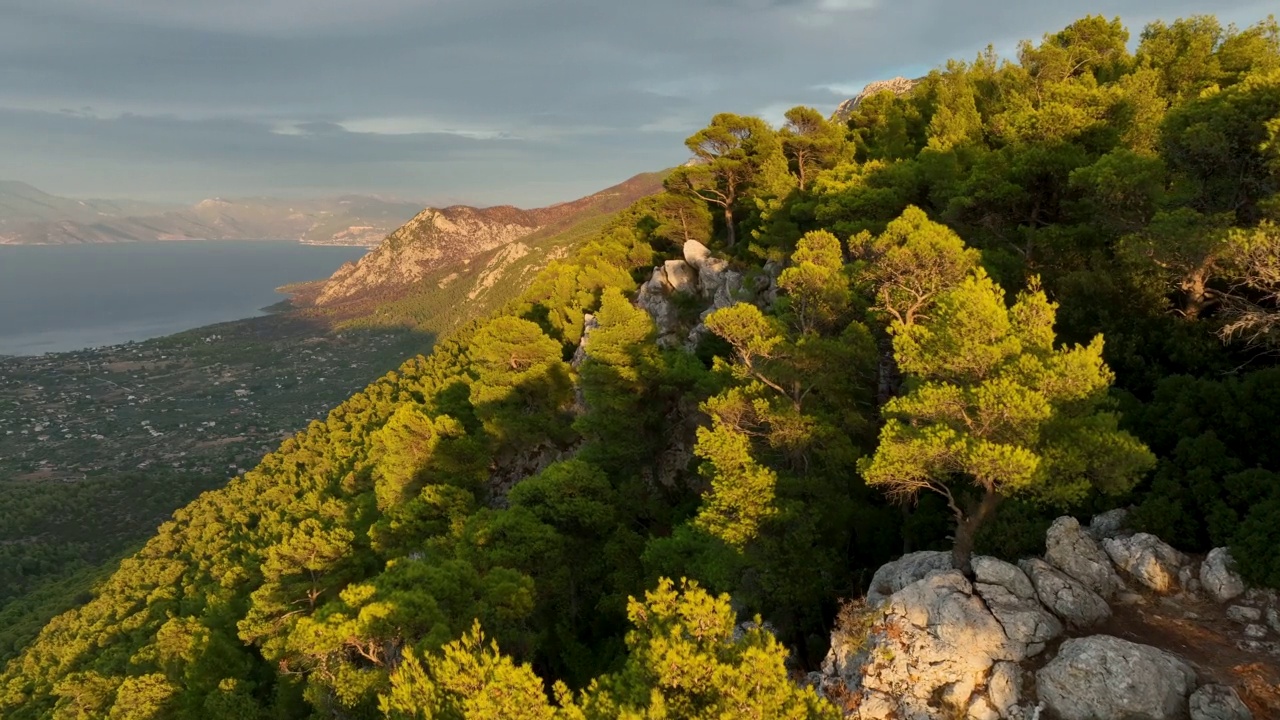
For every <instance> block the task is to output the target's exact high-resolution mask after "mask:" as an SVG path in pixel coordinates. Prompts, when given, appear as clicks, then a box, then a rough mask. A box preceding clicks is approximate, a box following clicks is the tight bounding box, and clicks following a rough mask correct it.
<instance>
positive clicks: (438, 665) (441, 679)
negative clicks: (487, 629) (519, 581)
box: [378, 622, 555, 720]
mask: <svg viewBox="0 0 1280 720" xmlns="http://www.w3.org/2000/svg"><path fill="white" fill-rule="evenodd" d="M378 708H379V709H380V710H381V711H382V713H383V715H384V716H386V717H387V718H389V719H390V720H431V719H433V718H438V719H439V720H506V719H507V718H511V719H512V720H550V719H551V718H553V717H555V709H554V708H553V707H552V706H551V704H550V703H549V702H547V696H546V693H545V692H544V691H543V689H542V681H541V680H540V679H538V676H537V675H535V674H534V673H533V671H532V670H531V669H529V666H527V665H517V664H515V663H513V662H512V661H511V659H510V658H508V657H506V656H504V655H502V654H501V653H500V652H499V650H498V644H497V643H496V642H491V643H489V644H488V645H487V646H486V645H485V637H484V633H483V632H482V631H481V630H480V624H479V622H477V623H476V624H475V625H474V626H473V627H472V628H471V630H470V631H468V632H467V633H466V634H464V635H463V636H462V637H461V638H460V639H458V640H455V641H453V642H451V643H449V644H447V645H445V646H444V647H443V648H441V651H440V652H439V653H438V654H435V653H433V654H431V655H428V656H427V657H426V659H425V661H420V660H419V659H418V657H417V655H416V654H415V653H414V652H413V651H412V650H407V651H405V654H404V659H403V660H402V661H401V663H400V666H399V667H397V668H396V671H395V672H394V673H392V675H391V688H390V690H389V691H388V692H387V693H386V694H384V695H381V696H380V697H379V699H378Z"/></svg>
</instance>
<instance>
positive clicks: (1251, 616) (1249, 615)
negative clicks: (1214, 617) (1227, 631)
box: [1227, 605, 1262, 624]
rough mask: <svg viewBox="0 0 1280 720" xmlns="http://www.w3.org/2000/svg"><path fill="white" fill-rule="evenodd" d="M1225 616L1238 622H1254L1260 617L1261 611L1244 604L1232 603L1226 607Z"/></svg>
mask: <svg viewBox="0 0 1280 720" xmlns="http://www.w3.org/2000/svg"><path fill="white" fill-rule="evenodd" d="M1227 617H1228V618H1230V619H1231V620H1235V621H1236V622H1238V623H1241V624H1244V623H1255V622H1258V621H1259V620H1261V619H1262V611H1261V610H1259V609H1258V608H1251V607H1246V606H1244V605H1232V606H1231V607H1229V608H1227Z"/></svg>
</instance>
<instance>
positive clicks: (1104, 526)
mask: <svg viewBox="0 0 1280 720" xmlns="http://www.w3.org/2000/svg"><path fill="white" fill-rule="evenodd" d="M1128 522H1129V511H1128V510H1126V509H1124V508H1116V509H1115V510H1108V511H1106V512H1104V513H1102V514H1100V515H1094V516H1093V519H1091V520H1090V521H1089V534H1090V535H1092V536H1093V537H1094V538H1095V539H1098V540H1101V539H1103V538H1113V537H1116V536H1117V535H1119V534H1120V533H1122V532H1124V530H1125V527H1126V526H1127V525H1128Z"/></svg>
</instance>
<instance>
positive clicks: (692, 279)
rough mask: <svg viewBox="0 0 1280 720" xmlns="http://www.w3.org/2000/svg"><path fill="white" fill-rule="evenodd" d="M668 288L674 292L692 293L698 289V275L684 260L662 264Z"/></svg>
mask: <svg viewBox="0 0 1280 720" xmlns="http://www.w3.org/2000/svg"><path fill="white" fill-rule="evenodd" d="M662 273H663V276H664V277H665V279H666V282H667V287H669V288H671V290H672V291H673V292H684V293H692V292H695V291H696V290H697V287H698V274H697V273H696V272H694V269H693V268H692V267H690V266H689V264H688V263H686V262H685V261H684V260H668V261H666V262H665V263H663V264H662Z"/></svg>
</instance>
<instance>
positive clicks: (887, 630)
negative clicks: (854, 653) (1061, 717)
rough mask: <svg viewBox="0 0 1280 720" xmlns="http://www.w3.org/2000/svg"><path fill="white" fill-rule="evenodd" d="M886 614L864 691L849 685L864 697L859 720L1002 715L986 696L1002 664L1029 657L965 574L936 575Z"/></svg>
mask: <svg viewBox="0 0 1280 720" xmlns="http://www.w3.org/2000/svg"><path fill="white" fill-rule="evenodd" d="M883 608H884V615H883V619H882V620H880V621H879V622H877V623H876V624H875V625H874V626H873V627H872V629H871V631H870V633H869V635H868V640H867V643H866V648H865V649H864V650H863V652H862V654H861V657H862V658H863V659H864V663H863V664H862V666H861V672H860V674H859V675H860V677H859V678H856V679H855V681H856V686H849V685H847V684H846V686H845V689H846V691H858V690H860V691H861V693H862V698H863V701H862V704H861V705H860V706H859V708H858V710H857V715H856V717H858V718H859V719H860V720H882V719H884V718H916V719H919V720H942V719H943V718H951V717H954V716H955V710H956V709H959V710H961V711H965V712H967V711H968V710H969V709H972V710H974V711H975V712H978V713H987V712H988V710H994V707H992V703H990V701H989V700H990V698H989V697H986V696H985V693H984V691H983V689H984V688H986V687H988V686H989V685H990V683H991V679H992V672H993V670H994V668H995V666H996V664H997V663H1000V662H1016V661H1018V660H1020V659H1022V658H1023V657H1025V655H1026V650H1025V647H1022V646H1021V645H1020V644H1019V643H1017V642H1014V641H1012V640H1010V638H1009V637H1008V636H1007V635H1005V632H1004V628H1003V627H1002V626H1001V624H1000V622H999V621H998V620H997V619H996V618H995V617H994V616H993V615H992V613H991V611H990V610H988V609H987V606H986V604H985V603H983V601H982V599H981V598H980V597H978V596H977V594H976V593H975V591H974V588H973V586H972V585H971V584H970V583H969V581H968V580H966V579H965V577H964V576H963V575H961V574H960V573H959V572H957V571H955V570H942V571H935V572H932V573H930V574H928V575H927V576H926V577H924V578H923V579H921V580H918V581H916V582H913V583H911V584H909V585H907V586H906V587H904V588H902V589H901V590H899V591H897V592H895V593H894V594H893V595H892V596H890V597H889V598H888V599H887V601H886V602H885V604H884V605H883ZM1004 672H1006V673H1007V672H1008V670H1005V671H1004ZM848 675H850V674H846V676H848Z"/></svg>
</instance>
